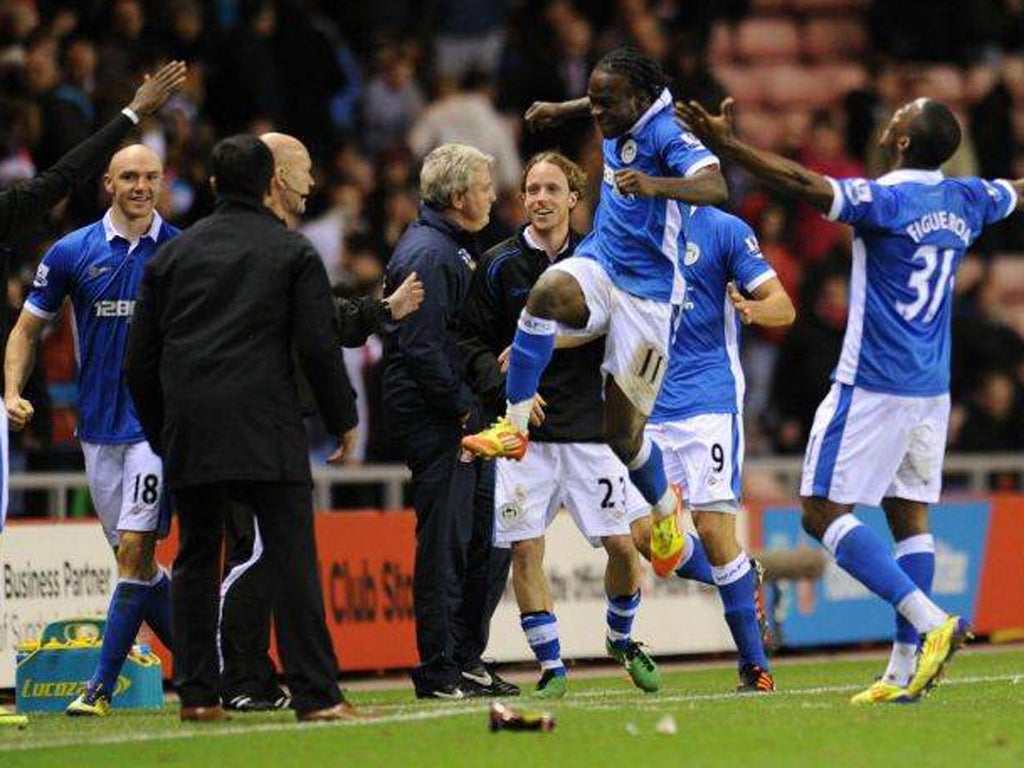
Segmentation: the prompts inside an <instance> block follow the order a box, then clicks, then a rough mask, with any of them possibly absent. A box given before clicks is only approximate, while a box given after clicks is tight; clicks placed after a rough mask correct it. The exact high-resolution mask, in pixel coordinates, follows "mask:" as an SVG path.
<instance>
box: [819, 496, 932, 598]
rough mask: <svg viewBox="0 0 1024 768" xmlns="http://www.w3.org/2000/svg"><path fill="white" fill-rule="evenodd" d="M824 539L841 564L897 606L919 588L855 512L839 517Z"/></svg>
mask: <svg viewBox="0 0 1024 768" xmlns="http://www.w3.org/2000/svg"><path fill="white" fill-rule="evenodd" d="M821 543H822V544H824V545H825V548H826V549H828V551H829V552H831V553H832V556H833V557H835V559H836V562H837V563H838V564H839V567H840V568H842V569H843V570H844V571H846V572H847V573H848V574H850V575H851V576H853V577H854V578H855V579H857V581H859V582H860V583H861V584H863V585H864V586H865V587H867V588H868V589H870V590H871V591H872V592H874V593H875V594H876V595H878V596H879V597H880V598H882V599H883V600H885V601H886V602H887V603H889V604H891V605H892V606H893V607H894V608H895V607H896V606H898V605H899V604H900V602H901V601H902V600H903V598H905V597H907V596H908V595H910V594H911V593H912V592H915V591H916V590H917V587H916V586H914V582H912V581H911V580H910V577H909V576H907V574H905V573H904V572H903V570H902V569H901V568H900V567H899V566H898V565H897V564H896V560H895V559H894V558H893V556H892V554H891V553H890V551H889V547H888V545H886V543H885V542H884V541H882V539H881V537H880V536H879V535H878V534H877V533H875V532H874V531H873V530H871V529H870V528H868V527H867V526H866V525H862V524H861V522H860V521H859V520H858V519H857V518H856V517H854V516H853V515H852V514H845V515H842V516H841V517H838V518H836V519H835V520H833V521H832V523H831V524H830V525H829V527H828V529H827V530H826V531H825V535H824V536H823V537H822V540H821Z"/></svg>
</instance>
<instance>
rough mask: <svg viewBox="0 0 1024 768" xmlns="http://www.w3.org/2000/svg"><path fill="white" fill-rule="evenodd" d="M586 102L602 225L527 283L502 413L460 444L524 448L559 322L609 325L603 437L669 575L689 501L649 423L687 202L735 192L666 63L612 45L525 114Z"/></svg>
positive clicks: (675, 289)
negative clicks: (598, 167) (582, 87)
mask: <svg viewBox="0 0 1024 768" xmlns="http://www.w3.org/2000/svg"><path fill="white" fill-rule="evenodd" d="M586 111H589V112H590V114H591V115H592V116H593V117H594V120H595V121H596V122H597V125H598V127H599V128H600V130H601V133H602V135H603V136H604V142H603V153H604V186H603V190H602V195H601V202H600V205H599V206H598V209H597V214H596V218H595V221H594V229H593V231H592V232H591V233H590V234H589V235H587V237H586V238H585V239H584V240H583V242H581V243H580V245H579V248H578V249H577V250H576V254H575V255H574V256H573V257H572V258H568V259H565V260H564V261H561V262H559V263H557V264H555V265H553V266H552V268H551V269H549V270H547V271H546V272H545V273H544V275H543V276H542V277H541V278H540V280H538V281H537V284H536V286H534V288H533V290H532V291H531V292H530V296H529V298H528V300H527V302H526V308H525V309H524V310H523V313H522V315H521V317H520V319H519V326H518V329H517V330H516V334H515V338H514V340H513V342H512V352H511V355H510V358H509V370H508V385H507V390H508V392H507V398H508V407H507V410H506V415H505V417H504V418H501V419H499V420H498V421H497V422H496V423H495V424H494V425H493V426H492V427H490V428H489V429H487V430H485V431H483V432H481V433H479V434H477V435H471V436H468V437H466V438H464V441H463V445H464V447H466V448H467V449H469V450H471V451H473V452H474V453H477V454H479V455H483V456H489V457H509V458H515V459H521V458H522V457H523V455H524V454H525V452H526V448H527V443H528V436H527V430H528V423H529V417H530V411H531V409H532V407H533V402H534V395H535V394H536V393H537V384H538V381H539V380H540V376H541V373H542V372H543V371H544V369H545V368H546V367H547V364H548V361H549V360H550V359H551V355H552V351H553V349H554V344H555V334H556V331H557V328H558V324H559V323H561V324H563V325H566V326H569V327H571V328H574V329H586V332H587V333H589V334H593V335H600V334H607V340H606V343H605V354H604V361H603V363H602V365H601V370H602V372H603V373H604V374H605V375H606V377H607V380H606V384H605V405H604V422H605V428H604V431H605V439H606V441H607V442H608V444H609V445H610V446H611V448H612V450H613V451H614V452H615V455H616V456H618V457H619V459H620V460H621V461H622V462H623V463H624V464H625V465H626V466H627V467H628V469H629V477H630V479H631V480H632V481H633V483H634V484H635V485H636V487H637V488H638V489H639V490H640V493H641V494H642V495H643V497H644V499H645V500H646V501H647V503H648V504H649V505H650V506H651V508H652V513H651V514H652V526H651V531H652V533H651V555H652V564H653V566H654V570H655V571H656V572H657V573H658V574H659V575H662V576H665V575H668V574H670V573H671V572H672V570H673V569H674V568H675V567H676V566H677V565H678V564H679V561H680V559H681V557H682V552H683V537H682V535H681V534H680V532H679V527H678V526H679V524H678V519H677V517H678V512H679V511H680V510H681V502H680V500H679V497H678V491H677V490H676V489H672V488H669V484H668V481H667V480H666V478H665V470H664V466H663V463H662V457H661V450H660V449H659V448H658V446H657V445H655V444H654V443H653V442H652V441H651V440H650V438H648V437H645V435H644V424H645V423H646V420H647V416H648V415H649V414H650V412H651V408H652V407H653V406H654V401H655V398H656V397H657V395H658V390H659V388H660V387H661V380H662V377H663V376H664V375H665V370H666V368H667V364H666V363H667V359H668V350H669V345H670V342H671V335H672V321H673V315H674V313H675V307H676V306H677V305H678V303H679V302H680V300H681V299H682V294H683V281H682V278H681V277H680V273H679V270H678V268H677V263H676V262H677V257H678V255H679V249H680V247H681V246H682V247H685V240H684V238H683V236H682V230H683V225H684V224H685V221H686V219H687V218H688V217H689V213H690V206H689V205H683V203H688V204H694V205H714V204H717V203H722V202H724V201H725V200H726V199H727V196H728V192H727V190H726V186H725V180H724V179H723V178H722V174H721V171H720V170H719V168H718V159H717V158H716V157H715V156H714V155H712V154H711V153H710V152H709V151H708V150H707V149H705V148H704V146H703V145H702V144H701V143H700V142H699V141H698V140H697V139H696V138H695V137H694V136H693V135H692V134H691V133H689V132H687V131H683V130H680V128H679V126H678V125H677V124H676V122H675V120H674V119H673V114H672V96H671V94H670V93H669V90H668V88H667V87H666V78H665V75H664V73H663V72H662V71H661V68H660V67H659V66H658V64H657V63H656V62H654V61H653V60H651V59H650V58H648V57H647V56H645V55H643V54H642V53H640V52H638V51H636V50H634V49H631V48H619V49H616V50H614V51H612V52H611V53H609V54H607V55H606V56H605V57H604V58H602V59H601V60H600V61H599V62H598V63H597V66H596V67H595V68H594V71H593V72H592V73H591V76H590V82H589V86H588V96H587V97H585V98H583V99H578V100H576V101H572V102H565V103H563V104H559V105H553V104H542V105H534V107H531V109H530V111H529V112H528V113H527V121H528V122H531V123H533V124H536V125H543V124H545V123H551V122H554V121H558V120H562V119H564V118H566V117H568V116H572V115H576V114H580V113H584V112H586Z"/></svg>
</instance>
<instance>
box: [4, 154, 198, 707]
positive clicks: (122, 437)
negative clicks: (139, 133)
mask: <svg viewBox="0 0 1024 768" xmlns="http://www.w3.org/2000/svg"><path fill="white" fill-rule="evenodd" d="M103 181H104V187H105V189H106V191H107V193H108V194H110V195H111V197H112V204H111V207H110V209H109V210H108V211H107V213H106V215H105V216H104V217H103V219H102V220H100V221H97V222H96V223H94V224H91V225H89V226H87V227H83V228H82V229H78V230H75V231H74V232H71V233H70V234H68V235H65V236H64V237H63V238H61V239H60V240H58V241H57V242H56V243H55V244H54V246H53V247H52V248H51V249H50V250H49V252H48V253H47V254H46V255H45V256H44V257H43V261H42V263H41V264H40V265H39V268H38V270H37V272H36V278H35V281H34V282H33V284H32V290H31V292H30V293H29V296H28V299H27V300H26V301H25V306H24V309H22V311H21V315H20V316H19V317H18V322H17V325H16V326H15V327H14V330H13V331H12V332H11V338H10V340H9V341H8V344H7V354H6V358H5V362H4V370H5V374H6V382H7V384H6V386H7V393H6V396H5V401H6V406H7V413H8V415H9V417H10V420H11V426H12V427H13V428H14V429H20V428H22V427H23V426H24V425H25V424H26V423H27V422H28V421H29V420H30V419H31V418H32V406H31V404H30V403H29V402H28V401H26V400H25V399H24V398H22V397H21V388H22V386H24V383H25V379H26V378H27V376H28V373H29V371H30V370H31V368H32V364H33V361H34V357H35V349H36V345H37V344H38V342H39V337H40V335H41V334H42V332H43V329H44V328H45V327H46V326H47V324H48V323H49V322H50V321H51V320H52V319H53V318H54V317H56V316H57V313H59V312H60V309H61V305H62V304H63V303H64V298H65V297H70V298H71V306H72V309H73V311H74V317H75V329H76V335H77V339H78V343H77V346H76V349H77V351H78V358H79V359H78V414H79V420H78V436H79V438H80V439H81V441H82V452H83V453H84V454H85V470H86V475H87V476H88V480H89V491H90V493H91V494H92V499H93V503H94V504H95V506H96V511H97V513H98V514H99V516H100V522H101V523H102V524H103V531H104V533H105V534H106V536H107V539H108V541H109V542H110V545H111V546H112V547H114V549H115V550H116V552H117V572H118V581H117V587H116V588H115V590H114V594H113V595H112V596H111V598H110V608H109V609H108V612H107V624H106V629H105V631H104V635H103V646H102V649H101V650H100V660H99V664H98V666H97V668H96V673H95V674H94V675H93V677H92V679H91V680H89V681H88V683H86V686H85V691H84V692H83V693H82V694H81V695H80V696H79V697H78V698H76V699H75V700H74V701H73V702H72V703H71V704H70V705H69V706H68V709H67V713H68V714H69V715H91V716H101V717H102V716H105V715H108V714H110V704H111V699H112V697H113V695H114V690H115V687H116V683H117V677H118V675H119V673H120V671H121V667H122V666H123V665H124V661H125V658H127V656H128V652H129V651H130V650H131V647H132V644H133V643H134V642H135V636H136V635H137V634H138V631H139V627H140V626H141V625H142V622H143V621H145V622H146V623H147V624H148V625H149V626H150V628H151V629H152V630H153V631H154V632H155V633H156V635H157V637H159V638H160V641H161V642H162V643H163V644H164V645H166V646H167V647H168V648H170V647H171V603H170V593H171V580H170V576H169V575H168V574H167V572H166V571H164V570H163V569H161V568H160V567H159V566H158V565H157V562H156V556H155V547H156V541H157V538H158V536H159V535H160V534H162V533H166V528H167V526H168V524H169V522H170V515H169V505H168V504H166V503H165V499H164V494H163V465H162V462H161V461H160V458H159V457H158V456H157V455H156V454H155V453H153V450H152V449H151V448H150V446H149V443H147V442H146V438H145V435H144V434H143V431H142V426H141V425H140V424H139V421H138V418H137V417H136V415H135V409H134V407H133V406H132V401H131V397H130V396H129V394H128V389H127V387H126V386H125V382H124V374H123V370H124V357H125V351H126V349H127V345H128V328H129V324H130V322H131V318H132V311H133V309H134V307H135V296H136V294H137V292H138V288H139V283H140V281H141V280H142V273H143V270H144V268H145V265H146V262H147V261H148V260H149V259H150V258H152V257H153V256H154V255H155V254H156V252H157V248H159V246H160V245H161V244H163V243H165V242H167V241H168V240H170V239H171V238H172V237H174V236H175V235H176V234H177V233H178V230H177V229H176V228H174V227H172V226H171V225H169V224H166V223H165V222H164V221H163V220H162V219H161V218H160V214H158V213H157V212H156V210H155V205H156V199H157V196H158V195H159V194H160V188H161V185H162V182H163V164H162V163H161V162H160V158H158V157H157V156H156V154H154V153H153V151H152V150H150V149H148V148H147V147H144V146H142V145H141V144H133V145H131V146H128V147H125V148H124V149H122V150H120V151H119V152H118V153H117V154H115V155H114V157H113V158H112V159H111V161H110V166H109V168H108V169H107V173H106V176H105V177H104V180H103Z"/></svg>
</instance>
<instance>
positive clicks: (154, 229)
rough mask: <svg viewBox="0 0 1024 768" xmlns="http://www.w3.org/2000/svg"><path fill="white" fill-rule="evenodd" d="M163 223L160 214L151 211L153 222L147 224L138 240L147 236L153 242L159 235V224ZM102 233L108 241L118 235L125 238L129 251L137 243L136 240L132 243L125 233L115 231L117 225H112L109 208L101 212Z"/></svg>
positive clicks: (112, 218) (112, 219)
mask: <svg viewBox="0 0 1024 768" xmlns="http://www.w3.org/2000/svg"><path fill="white" fill-rule="evenodd" d="M163 223H164V220H163V219H162V218H160V214H159V213H157V212H156V211H153V222H152V223H151V224H150V225H149V229H148V230H146V233H145V234H144V235H143V236H142V237H140V238H139V240H142V239H143V238H146V237H148V238H149V239H150V240H152V241H153V242H154V243H155V242H156V239H157V237H159V235H160V227H161V225H163ZM103 233H104V234H105V235H106V237H107V242H108V243H109V242H110V241H111V240H113V239H114V238H115V237H120V238H121V239H122V240H127V241H128V242H129V243H130V246H131V247H130V248H129V251H131V250H132V249H134V248H135V246H136V245H138V241H135V242H134V243H133V242H132V239H131V238H130V237H128V236H127V235H123V234H121V233H120V232H118V231H117V227H115V226H114V217H113V216H111V214H110V209H109V208H108V209H107V212H106V213H105V214H103Z"/></svg>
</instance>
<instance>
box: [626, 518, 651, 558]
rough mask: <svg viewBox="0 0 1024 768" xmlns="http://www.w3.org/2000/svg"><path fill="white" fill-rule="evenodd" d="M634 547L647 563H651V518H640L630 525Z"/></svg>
mask: <svg viewBox="0 0 1024 768" xmlns="http://www.w3.org/2000/svg"><path fill="white" fill-rule="evenodd" d="M629 532H630V534H631V535H632V537H633V546H634V547H635V548H636V551H637V552H639V553H640V556H641V557H643V559H644V560H646V561H647V562H651V516H650V515H647V516H646V517H640V518H637V519H636V520H634V521H633V522H632V523H630V524H629Z"/></svg>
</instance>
